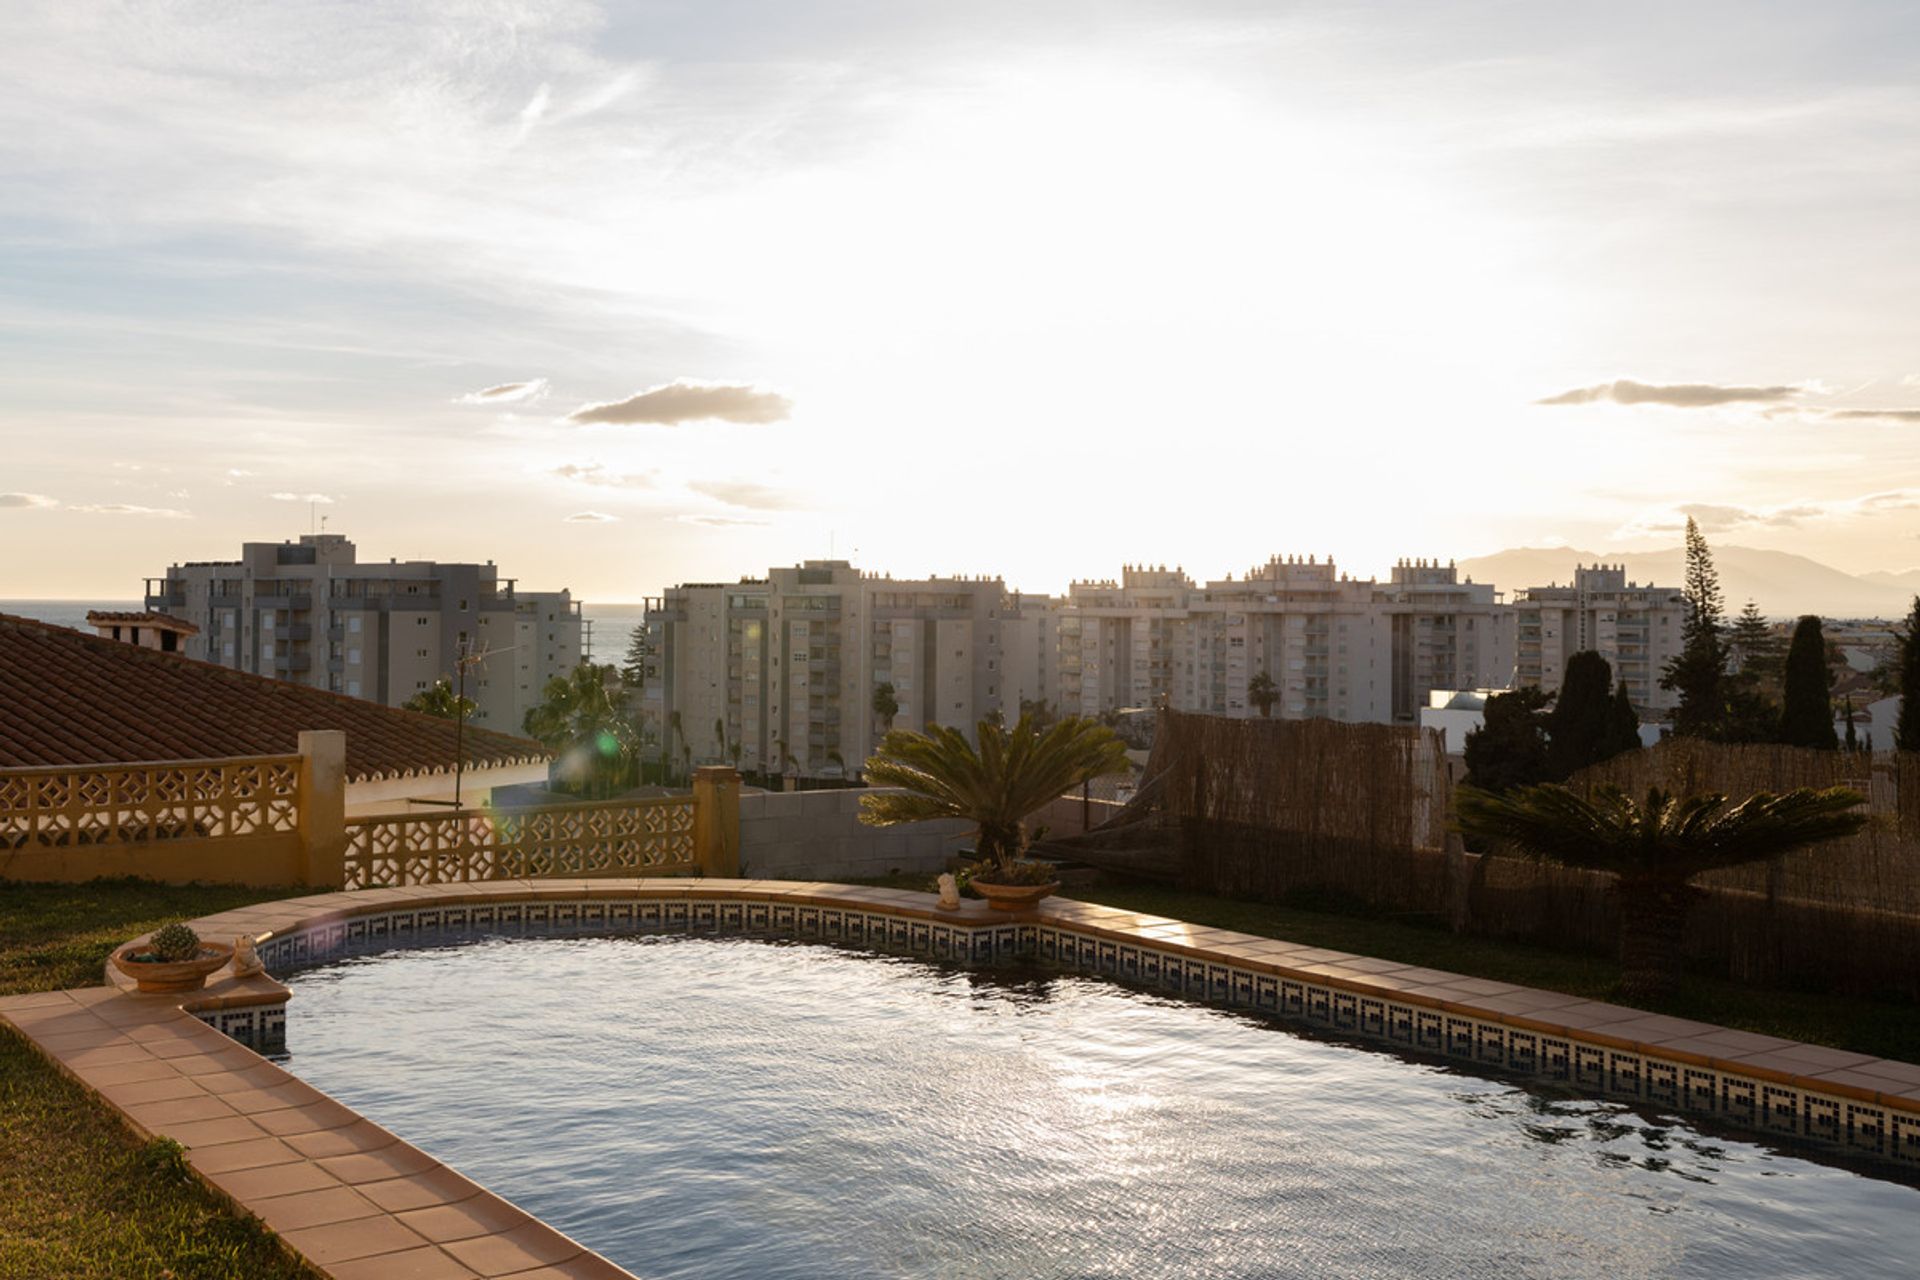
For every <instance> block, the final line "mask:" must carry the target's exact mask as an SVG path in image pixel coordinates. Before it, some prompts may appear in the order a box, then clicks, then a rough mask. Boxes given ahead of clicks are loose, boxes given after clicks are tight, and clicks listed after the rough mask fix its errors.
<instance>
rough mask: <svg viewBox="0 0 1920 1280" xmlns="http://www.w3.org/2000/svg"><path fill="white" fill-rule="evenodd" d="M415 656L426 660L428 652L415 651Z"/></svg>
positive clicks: (423, 650) (422, 650)
mask: <svg viewBox="0 0 1920 1280" xmlns="http://www.w3.org/2000/svg"><path fill="white" fill-rule="evenodd" d="M413 656H414V657H416V658H424V657H426V656H427V651H426V650H425V649H415V650H414V651H413Z"/></svg>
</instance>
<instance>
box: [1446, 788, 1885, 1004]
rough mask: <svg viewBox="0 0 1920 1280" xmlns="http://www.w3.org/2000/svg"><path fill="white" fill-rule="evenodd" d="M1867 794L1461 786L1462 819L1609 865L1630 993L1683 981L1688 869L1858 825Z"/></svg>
mask: <svg viewBox="0 0 1920 1280" xmlns="http://www.w3.org/2000/svg"><path fill="white" fill-rule="evenodd" d="M1863 801H1864V797H1863V796H1861V794H1860V793H1859V792H1857V791H1853V790H1850V789H1848V788H1846V787H1832V788H1829V789H1827V790H1825V791H1816V790H1814V789H1812V788H1811V787H1802V788H1800V789H1798V790H1796V791H1789V792H1786V793H1785V794H1783V795H1774V794H1771V793H1767V792H1762V793H1760V794H1758V795H1754V796H1750V797H1748V798H1747V799H1746V800H1743V801H1741V802H1740V803H1739V804H1735V805H1729V804H1728V801H1727V797H1726V796H1724V795H1698V796H1688V797H1684V798H1683V797H1681V796H1676V795H1673V794H1671V793H1669V792H1667V791H1663V790H1661V789H1659V788H1658V787H1653V788H1649V789H1648V791H1647V794H1646V798H1645V799H1644V800H1636V799H1634V798H1633V797H1631V796H1629V795H1627V794H1626V793H1625V792H1623V791H1621V790H1620V789H1619V788H1618V787H1610V786H1603V787H1598V788H1596V789H1595V790H1594V792H1593V795H1592V797H1591V798H1588V797H1586V796H1583V795H1581V794H1580V793H1578V792H1576V791H1574V790H1572V789H1571V788H1568V787H1564V786H1561V785H1559V784H1557V783H1548V784H1545V785H1541V786H1534V787H1523V788H1520V789H1518V790H1515V791H1510V792H1507V793H1505V794H1498V795H1497V794H1494V793H1493V792H1489V791H1482V790H1480V789H1479V788H1476V787H1462V788H1460V789H1459V790H1458V791H1457V792H1456V793H1455V796H1454V808H1455V812H1456V813H1457V814H1458V817H1459V826H1460V829H1461V830H1462V831H1463V832H1464V833H1466V834H1467V835H1470V836H1477V837H1479V838H1480V839H1481V840H1484V841H1488V842H1490V843H1496V844H1497V843H1505V844H1507V845H1510V846H1511V847H1513V848H1514V849H1516V850H1517V851H1519V852H1521V853H1524V854H1526V855H1528V856H1530V857H1534V858H1540V859H1544V860H1546V861H1548V862H1555V863H1558V864H1560V865H1561V866H1566V867H1575V868H1578V869H1580V870H1583V871H1604V872H1610V873H1612V874H1613V875H1614V876H1616V877H1617V878H1618V885H1617V888H1618V891H1619V895H1620V968H1621V988H1622V991H1623V993H1624V994H1625V995H1627V996H1628V997H1630V998H1634V999H1649V998H1653V999H1657V998H1659V997H1662V996H1665V995H1668V994H1670V993H1671V992H1672V991H1673V990H1674V988H1675V986H1676V985H1677V983H1678V981H1679V975H1680V959H1681V955H1682V954H1683V951H1684V941H1685V930H1686V921H1687V907H1688V903H1689V900H1690V898H1691V897H1692V895H1693V894H1694V893H1695V892H1696V890H1694V889H1693V888H1692V887H1691V882H1692V880H1693V879H1694V877H1696V876H1698V875H1701V874H1703V873H1705V872H1708V871H1717V870H1719V869H1720V868H1722V867H1738V866H1743V865H1745V864H1747V863H1749V862H1761V861H1764V860H1766V859H1768V858H1777V857H1780V856H1781V855H1783V854H1788V853H1793V852H1795V851H1797V850H1800V849H1804V848H1806V847H1808V846H1809V845H1815V844H1820V843H1822V842H1824V841H1827V840H1835V839H1839V838H1840V837H1843V836H1850V835H1853V834H1854V833H1855V832H1857V831H1859V830H1860V829H1861V828H1862V827H1863V826H1865V825H1866V822H1867V816H1866V815H1865V814H1863V813H1860V812H1857V811H1856V810H1857V808H1858V806H1859V805H1860V804H1861V803H1862V802H1863Z"/></svg>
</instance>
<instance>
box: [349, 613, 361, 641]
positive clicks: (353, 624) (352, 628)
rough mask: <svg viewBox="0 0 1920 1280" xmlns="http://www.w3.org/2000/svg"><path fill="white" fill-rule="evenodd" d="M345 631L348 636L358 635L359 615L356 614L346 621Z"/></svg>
mask: <svg viewBox="0 0 1920 1280" xmlns="http://www.w3.org/2000/svg"><path fill="white" fill-rule="evenodd" d="M347 631H348V632H349V633H350V634H352V635H356V636H357V635H359V634H360V615H359V614H357V613H356V614H354V615H353V616H352V617H351V618H348V619H347Z"/></svg>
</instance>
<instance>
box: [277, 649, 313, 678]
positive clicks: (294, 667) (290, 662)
mask: <svg viewBox="0 0 1920 1280" xmlns="http://www.w3.org/2000/svg"><path fill="white" fill-rule="evenodd" d="M273 669H274V671H275V672H277V673H279V674H281V675H293V674H296V673H299V672H304V671H311V670H312V669H313V655H312V654H308V653H276V654H275V655H274V656H273Z"/></svg>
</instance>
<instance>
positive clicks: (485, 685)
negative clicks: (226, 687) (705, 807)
mask: <svg viewBox="0 0 1920 1280" xmlns="http://www.w3.org/2000/svg"><path fill="white" fill-rule="evenodd" d="M146 603H147V608H149V609H155V610H161V611H164V612H166V613H168V614H170V615H172V616H174V617H177V618H182V619H185V620H186V621H188V622H191V623H193V624H195V625H197V626H198V627H199V634H198V635H194V636H190V637H187V638H186V639H185V640H183V641H182V643H181V652H183V653H185V654H186V655H187V656H188V657H193V658H199V659H202V660H204V661H207V662H214V663H219V664H220V665H222V666H228V667H234V668H236V669H238V670H241V671H251V672H254V673H256V674H259V675H267V676H277V677H279V678H280V679H283V680H291V681H294V682H296V683H299V684H304V685H310V686H312V687H314V688H318V689H330V690H332V691H333V692H335V693H344V694H348V695H350V696H352V697H356V698H368V699H371V700H373V701H375V702H382V703H385V704H387V705H388V706H399V705H400V704H402V703H404V702H405V701H406V700H407V699H408V698H411V697H412V696H413V695H414V694H416V693H419V692H421V691H422V690H425V689H427V688H428V687H430V686H431V685H432V684H433V683H434V682H435V681H436V680H448V681H454V680H455V676H456V673H455V663H456V660H457V659H458V657H459V656H460V655H461V654H463V653H468V654H481V653H485V654H490V655H491V656H489V657H486V658H485V659H484V660H482V661H479V662H476V663H474V664H473V665H472V666H471V667H470V669H469V670H468V671H467V673H466V690H467V696H468V697H469V698H471V699H473V701H474V704H475V707H476V710H475V713H474V718H475V720H477V721H479V722H481V723H483V724H486V725H487V726H489V727H490V728H495V729H500V730H504V731H506V732H510V733H519V732H521V722H522V720H523V719H524V717H525V715H526V712H527V710H528V709H529V708H531V707H534V706H537V705H538V704H539V702H540V700H541V696H540V695H541V690H542V689H543V688H544V686H545V685H546V683H547V681H548V680H549V679H551V678H553V677H554V676H558V675H565V674H566V673H567V672H569V671H571V670H573V668H574V667H575V666H577V665H579V662H580V630H581V627H580V608H579V605H578V604H576V603H575V602H574V601H573V599H572V597H571V596H570V595H569V593H568V592H566V591H520V590H518V589H517V587H516V584H515V582H514V580H513V579H511V578H505V579H503V578H501V577H500V576H499V574H498V571H497V570H496V569H495V568H494V566H493V563H492V562H491V561H489V562H488V563H486V564H439V563H436V562H434V561H428V560H407V561H393V560H389V561H387V562H386V563H384V564H380V563H372V564H363V563H360V562H359V561H358V559H357V558H356V553H355V549H354V545H353V543H352V542H349V541H348V540H347V539H346V538H345V537H343V536H341V535H340V534H332V533H323V534H310V535H306V536H303V537H301V538H300V540H299V541H298V542H249V543H246V544H244V545H243V546H242V547H241V549H240V558H239V559H238V560H221V561H203V562H193V563H187V564H176V565H174V566H172V567H171V568H169V569H168V570H167V573H166V576H165V577H162V578H149V579H147V601H146Z"/></svg>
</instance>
